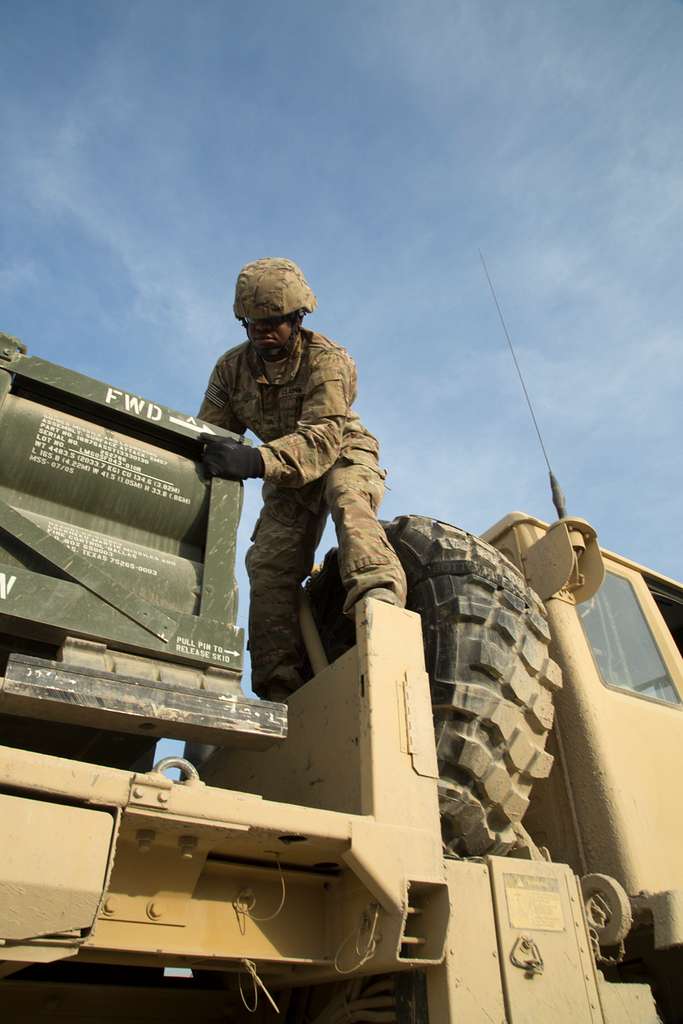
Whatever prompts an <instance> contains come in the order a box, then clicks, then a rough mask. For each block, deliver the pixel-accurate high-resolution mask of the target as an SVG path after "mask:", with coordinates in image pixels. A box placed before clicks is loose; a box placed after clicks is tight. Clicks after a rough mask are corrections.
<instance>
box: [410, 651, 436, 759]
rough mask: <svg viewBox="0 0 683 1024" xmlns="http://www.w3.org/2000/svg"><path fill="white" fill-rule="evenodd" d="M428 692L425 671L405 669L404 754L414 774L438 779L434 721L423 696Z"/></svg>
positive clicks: (427, 679)
mask: <svg viewBox="0 0 683 1024" xmlns="http://www.w3.org/2000/svg"><path fill="white" fill-rule="evenodd" d="M428 693H429V677H428V676H427V673H426V672H419V671H415V670H414V669H411V670H408V671H407V672H406V673H405V676H404V679H403V697H404V707H405V715H406V734H407V735H406V739H407V743H408V753H409V754H410V756H411V758H412V762H413V769H414V771H415V773H416V774H417V775H421V776H423V777H424V778H428V779H438V778H439V768H438V765H437V763H436V748H435V746H434V720H433V718H432V710H431V706H430V704H429V702H428V701H427V700H426V698H425V695H426V694H428Z"/></svg>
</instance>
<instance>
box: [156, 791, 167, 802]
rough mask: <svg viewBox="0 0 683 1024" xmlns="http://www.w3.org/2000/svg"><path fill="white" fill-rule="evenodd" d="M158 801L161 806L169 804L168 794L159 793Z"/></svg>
mask: <svg viewBox="0 0 683 1024" xmlns="http://www.w3.org/2000/svg"><path fill="white" fill-rule="evenodd" d="M157 800H158V801H159V803H160V804H167V803H168V793H157Z"/></svg>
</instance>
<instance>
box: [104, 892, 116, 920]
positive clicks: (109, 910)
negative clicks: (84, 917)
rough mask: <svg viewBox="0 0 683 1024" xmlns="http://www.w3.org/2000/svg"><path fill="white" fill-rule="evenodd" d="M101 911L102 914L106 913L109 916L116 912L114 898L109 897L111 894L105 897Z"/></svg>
mask: <svg viewBox="0 0 683 1024" xmlns="http://www.w3.org/2000/svg"><path fill="white" fill-rule="evenodd" d="M102 912H103V913H104V914H107V915H109V916H111V915H112V914H114V913H116V900H113V899H112V898H111V896H110V897H109V898H108V899H107V900H106V901H105V904H104V906H103V907H102Z"/></svg>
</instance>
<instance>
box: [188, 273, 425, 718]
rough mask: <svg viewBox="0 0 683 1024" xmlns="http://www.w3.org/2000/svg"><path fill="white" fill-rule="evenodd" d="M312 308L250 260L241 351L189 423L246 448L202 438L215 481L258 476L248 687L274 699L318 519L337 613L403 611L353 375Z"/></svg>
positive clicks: (284, 674)
mask: <svg viewBox="0 0 683 1024" xmlns="http://www.w3.org/2000/svg"><path fill="white" fill-rule="evenodd" d="M316 305H317V302H316V298H315V295H314V294H313V292H312V291H311V289H310V287H309V286H308V283H307V281H306V279H305V277H304V275H303V274H302V272H301V270H300V269H299V267H298V266H297V265H296V263H292V262H291V260H286V259H274V258H268V259H261V260H256V261H255V262H253V263H248V264H247V265H246V266H245V267H243V268H242V270H241V271H240V273H239V276H238V278H237V286H236V289H235V303H234V306H233V309H234V313H235V316H236V317H237V319H238V320H239V321H240V322H241V323H242V325H243V326H244V327H245V328H246V332H247V339H248V340H247V341H245V342H243V343H242V344H241V345H238V346H237V347H236V348H233V349H230V350H229V351H228V352H226V353H225V355H223V356H221V358H220V359H219V360H218V362H217V363H216V366H215V368H214V370H213V373H212V374H211V378H210V380H209V384H208V387H207V389H206V395H205V397H204V401H203V402H202V406H201V409H200V410H199V416H200V418H201V419H203V420H205V421H206V422H208V423H216V424H218V425H219V426H221V427H225V428H226V430H230V431H233V432H234V433H236V434H244V432H245V430H247V429H248V430H251V431H252V432H253V433H254V434H256V436H257V437H258V438H259V439H260V440H261V442H262V444H261V446H260V447H258V448H252V447H249V446H247V445H243V444H241V443H239V442H237V441H235V440H233V439H231V438H224V437H213V436H211V435H209V434H205V435H204V437H203V440H205V441H206V448H205V452H204V467H205V469H206V472H207V474H208V475H209V476H220V477H224V478H225V479H227V480H246V479H248V478H250V477H262V478H263V479H264V481H265V482H264V486H263V502H264V504H263V508H262V510H261V514H260V516H259V518H258V521H257V523H256V527H255V529H254V532H253V534H252V538H251V539H252V542H253V543H252V546H251V548H250V549H249V551H248V553H247V572H248V574H249V580H250V584H251V601H250V608H249V648H250V650H251V659H252V686H253V688H254V690H255V692H256V693H258V694H259V696H261V697H264V698H266V699H268V700H286V699H287V697H288V696H289V694H290V693H291V692H292V691H293V690H296V689H297V688H298V687H299V686H301V683H302V677H301V674H300V661H301V655H300V634H299V626H298V597H299V588H300V586H301V583H302V581H303V580H304V579H305V578H306V576H308V574H309V573H310V571H311V568H312V566H313V556H314V554H315V549H316V547H317V545H318V542H319V540H320V537H321V534H322V531H323V527H324V525H325V520H326V518H327V513H328V512H329V513H330V514H331V515H332V519H333V521H334V525H335V528H336V532H337V540H338V543H339V567H340V571H341V578H342V582H343V584H344V587H345V589H346V603H345V605H344V611H345V612H346V613H347V614H348V613H350V612H351V609H352V608H353V605H354V604H355V603H356V601H358V599H359V598H360V597H362V596H364V595H370V596H372V597H376V598H379V599H380V600H383V601H389V602H391V603H392V604H396V605H399V606H403V605H404V604H405V596H406V581H405V575H404V573H403V569H402V568H401V564H400V562H399V561H398V558H397V557H396V554H395V552H394V550H393V548H392V547H391V545H390V544H389V542H388V541H387V539H386V536H385V534H384V530H383V529H382V527H381V526H380V524H379V523H378V521H377V516H376V513H377V509H378V507H379V504H380V502H381V500H382V497H383V494H384V478H385V476H386V472H385V471H384V470H382V469H380V467H379V462H378V455H379V444H378V442H377V439H376V438H375V437H373V436H372V434H370V433H369V432H368V431H367V430H366V429H365V427H364V426H363V424H362V423H361V421H360V419H359V417H358V414H357V413H355V412H354V411H353V409H352V405H353V402H354V399H355V397H356V367H355V364H354V362H353V360H352V359H351V356H350V355H349V354H348V352H346V350H345V349H343V348H341V347H340V346H339V345H336V344H335V343H334V342H332V341H330V340H329V339H328V338H326V337H324V336H323V335H322V334H316V333H314V332H313V331H308V330H305V329H304V328H303V327H302V326H301V325H302V321H303V318H304V316H305V315H306V313H312V312H313V310H314V309H315V307H316Z"/></svg>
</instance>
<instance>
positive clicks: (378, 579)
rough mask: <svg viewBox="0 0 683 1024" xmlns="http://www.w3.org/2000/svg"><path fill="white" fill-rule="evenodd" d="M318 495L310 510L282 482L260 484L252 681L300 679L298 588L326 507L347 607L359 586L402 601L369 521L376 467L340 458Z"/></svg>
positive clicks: (291, 686) (251, 558) (250, 561)
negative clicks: (320, 498) (318, 505)
mask: <svg viewBox="0 0 683 1024" xmlns="http://www.w3.org/2000/svg"><path fill="white" fill-rule="evenodd" d="M323 495H324V500H323V502H322V504H321V508H320V511H319V512H312V511H311V510H310V509H308V508H306V507H305V506H304V505H303V504H302V503H301V502H300V501H298V500H297V495H296V493H294V492H292V491H291V490H287V489H286V488H277V487H271V486H269V485H268V484H266V485H265V487H264V489H263V497H264V505H263V509H262V510H261V515H260V516H259V519H258V522H257V524H256V528H255V530H254V533H253V536H252V541H253V542H254V543H253V545H252V547H251V548H250V549H249V551H248V553H247V572H248V573H249V580H250V582H251V602H250V607H249V649H250V651H251V672H252V686H253V688H254V690H255V692H256V693H258V694H261V695H263V693H264V691H266V690H267V688H268V684H273V683H275V684H277V685H279V686H281V687H282V688H283V689H284V690H287V691H292V690H295V689H296V688H297V687H298V686H300V685H301V681H302V680H301V674H300V671H299V666H300V663H301V639H300V631H299V620H298V600H299V589H300V586H301V583H302V581H303V580H304V579H305V578H306V577H307V576H308V574H309V573H310V571H311V569H312V567H313V557H314V555H315V549H316V547H317V546H318V542H319V541H320V537H321V535H322V532H323V528H324V525H325V520H326V518H327V515H328V513H329V514H331V516H332V519H333V521H334V525H335V528H336V531H337V541H338V544H339V568H340V572H341V578H342V582H343V584H344V587H345V589H346V603H345V605H344V611H345V612H348V611H349V610H350V609H351V608H352V607H353V605H354V604H355V603H356V601H357V600H358V598H359V597H361V596H362V595H363V594H364V593H365V592H366V591H367V590H372V589H373V588H374V587H386V588H387V589H390V590H393V591H394V593H395V594H396V595H397V596H398V598H399V600H400V602H401V604H405V598H406V579H405V575H404V572H403V569H402V567H401V563H400V562H399V560H398V558H397V557H396V554H395V552H394V549H393V548H392V547H391V545H390V544H389V542H388V541H387V539H386V536H385V534H384V530H383V529H382V527H381V526H380V524H379V523H378V522H377V516H376V513H377V509H378V508H379V505H380V502H381V500H382V497H383V495H384V483H383V480H382V477H381V475H380V473H379V472H378V471H377V470H374V469H371V468H369V467H366V466H363V465H356V464H349V463H348V462H346V461H345V460H343V459H342V460H340V461H339V462H338V463H336V464H335V465H334V466H333V467H332V469H330V470H329V471H328V473H327V475H326V477H325V480H324V492H323Z"/></svg>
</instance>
